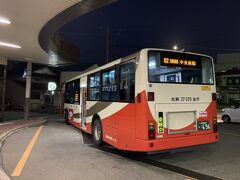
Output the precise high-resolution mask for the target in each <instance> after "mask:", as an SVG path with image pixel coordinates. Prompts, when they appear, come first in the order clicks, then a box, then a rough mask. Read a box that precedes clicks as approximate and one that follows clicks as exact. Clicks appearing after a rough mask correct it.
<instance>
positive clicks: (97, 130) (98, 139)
mask: <svg viewBox="0 0 240 180" xmlns="http://www.w3.org/2000/svg"><path fill="white" fill-rule="evenodd" d="M102 136H103V132H102V124H101V122H100V120H99V119H96V120H95V121H94V122H93V130H92V138H93V142H94V144H95V145H97V146H100V145H102V144H103V141H102Z"/></svg>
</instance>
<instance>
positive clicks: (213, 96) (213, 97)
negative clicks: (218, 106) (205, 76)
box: [212, 93, 217, 101]
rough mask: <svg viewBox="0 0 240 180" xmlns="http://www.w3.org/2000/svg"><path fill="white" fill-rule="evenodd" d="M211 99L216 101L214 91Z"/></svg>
mask: <svg viewBox="0 0 240 180" xmlns="http://www.w3.org/2000/svg"><path fill="white" fill-rule="evenodd" d="M212 100H213V101H216V100H217V94H216V93H212Z"/></svg>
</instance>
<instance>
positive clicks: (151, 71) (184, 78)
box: [148, 51, 213, 85]
mask: <svg viewBox="0 0 240 180" xmlns="http://www.w3.org/2000/svg"><path fill="white" fill-rule="evenodd" d="M148 80H149V82H150V83H180V84H207V85H212V84H213V66H212V60H211V59H210V58H208V57H204V56H198V55H193V54H186V53H179V52H167V51H149V52H148Z"/></svg>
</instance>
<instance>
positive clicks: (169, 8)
mask: <svg viewBox="0 0 240 180" xmlns="http://www.w3.org/2000/svg"><path fill="white" fill-rule="evenodd" d="M108 28H109V30H110V54H109V55H110V60H115V59H117V58H119V57H122V56H125V55H128V54H130V53H133V52H135V51H137V50H139V49H141V48H146V47H156V48H167V49H172V47H173V46H174V45H177V46H178V47H179V49H183V48H184V49H185V50H186V51H192V52H197V53H204V54H208V55H211V56H213V57H214V58H215V57H216V54H217V53H230V52H240V1H239V0H211V1H209V0H198V1H193V0H165V1H163V0H119V1H118V2H115V3H113V4H111V5H108V6H106V7H104V8H101V9H98V10H97V11H94V12H92V13H89V14H87V15H84V16H81V17H79V18H77V19H75V20H74V21H72V22H71V23H69V24H66V25H65V26H64V27H62V28H61V29H60V30H59V33H60V35H61V36H62V37H63V39H64V40H66V41H68V42H71V43H73V44H75V45H77V46H78V47H79V48H80V53H81V56H80V60H79V62H80V63H81V64H82V65H84V63H85V64H89V63H90V64H91V63H92V64H95V63H97V64H99V65H101V64H104V63H106V44H107V43H106V41H107V29H108Z"/></svg>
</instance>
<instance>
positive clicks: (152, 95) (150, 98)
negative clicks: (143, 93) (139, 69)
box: [148, 92, 154, 101]
mask: <svg viewBox="0 0 240 180" xmlns="http://www.w3.org/2000/svg"><path fill="white" fill-rule="evenodd" d="M148 101H154V92H148Z"/></svg>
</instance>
